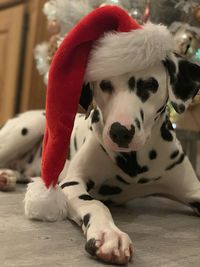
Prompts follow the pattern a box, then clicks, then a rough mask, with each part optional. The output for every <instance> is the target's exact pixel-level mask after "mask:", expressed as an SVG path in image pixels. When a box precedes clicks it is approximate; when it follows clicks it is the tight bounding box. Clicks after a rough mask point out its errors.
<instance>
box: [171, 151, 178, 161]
mask: <svg viewBox="0 0 200 267" xmlns="http://www.w3.org/2000/svg"><path fill="white" fill-rule="evenodd" d="M178 154H179V150H175V151H173V152H172V153H171V155H170V158H171V159H174V158H176V157H177V156H178Z"/></svg>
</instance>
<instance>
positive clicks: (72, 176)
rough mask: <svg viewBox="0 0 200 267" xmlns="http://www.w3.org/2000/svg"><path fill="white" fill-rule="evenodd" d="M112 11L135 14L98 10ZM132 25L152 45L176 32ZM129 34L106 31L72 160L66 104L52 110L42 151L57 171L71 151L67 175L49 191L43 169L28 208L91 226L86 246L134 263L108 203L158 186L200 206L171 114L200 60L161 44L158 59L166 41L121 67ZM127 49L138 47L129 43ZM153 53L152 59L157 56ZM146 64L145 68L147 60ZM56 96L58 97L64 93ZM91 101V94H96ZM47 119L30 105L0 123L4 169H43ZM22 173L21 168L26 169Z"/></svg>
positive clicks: (183, 102)
mask: <svg viewBox="0 0 200 267" xmlns="http://www.w3.org/2000/svg"><path fill="white" fill-rule="evenodd" d="M113 10H114V11H115V12H114V13H115V15H113ZM107 12H108V13H109V21H112V19H113V18H114V19H113V21H115V20H116V14H118V16H117V18H118V19H119V20H120V19H122V20H123V23H124V21H125V17H126V16H127V15H125V14H124V11H122V10H121V9H120V8H116V7H104V8H100V9H99V10H98V11H95V12H94V13H93V14H92V13H91V14H92V16H95V17H96V16H99V17H100V16H103V19H104V20H105V13H107ZM108 13H107V14H108ZM89 16H91V15H89ZM126 19H127V17H126ZM83 25H84V23H82V24H81V27H82V26H83ZM154 27H155V29H154ZM157 27H158V28H157ZM109 30H110V28H109ZM76 31H77V28H76ZM140 31H141V32H140ZM143 31H144V35H143ZM133 32H134V31H132V32H131V34H134V36H131V38H133V39H134V38H135V39H134V41H133V43H134V42H135V40H136V45H137V46H138V40H140V41H141V40H142V42H141V43H142V45H143V42H144V41H145V38H143V37H144V36H146V35H148V33H149V32H150V36H151V38H153V37H152V36H153V35H154V38H155V39H156V36H158V37H157V39H156V41H158V40H159V42H160V43H159V45H160V47H161V46H162V45H163V47H164V46H165V43H166V42H167V40H168V39H169V40H171V39H170V38H171V37H170V34H169V32H168V31H167V29H166V28H165V27H163V26H155V25H152V24H150V25H146V26H144V27H143V28H142V29H138V30H135V32H134V33H133ZM81 33H82V32H81ZM120 34H121V35H122V37H123V39H121V36H120ZM129 34H130V33H129V32H128V33H119V34H118V33H114V34H110V35H109V34H108V35H105V36H103V37H102V39H100V41H99V42H98V46H97V47H95V49H96V50H95V51H94V52H93V54H92V59H91V61H90V63H89V67H88V69H87V71H88V72H87V74H88V73H89V74H90V75H88V77H89V78H88V77H87V79H86V80H87V81H88V82H89V83H88V84H89V87H90V89H89V88H87V90H90V96H93V99H94V100H95V104H96V107H95V109H93V110H92V111H91V113H90V115H89V117H88V118H87V119H86V120H85V116H83V115H80V114H78V115H77V116H76V119H75V123H74V127H73V132H72V134H71V141H70V147H69V153H68V158H69V159H70V161H69V160H67V151H66V149H65V150H62V144H63V146H64V147H65V148H66V140H65V137H66V138H67V135H65V134H64V133H65V131H66V129H65V131H64V132H63V133H62V129H63V127H64V126H63V125H65V123H64V120H63V119H60V121H59V127H60V128H59V127H58V128H57V123H58V122H57V121H55V125H54V124H53V120H54V119H55V118H57V117H56V116H58V117H59V116H60V115H59V114H60V113H59V112H60V110H59V107H56V108H55V109H54V110H53V112H55V114H54V115H56V116H55V117H54V116H53V117H51V116H50V115H52V113H51V112H50V111H48V108H50V107H49V106H50V105H49V104H48V105H49V106H48V108H47V123H48V125H46V129H48V130H49V129H50V126H52V125H54V128H53V130H52V128H51V131H52V132H51V131H50V130H49V132H48V130H47V132H48V134H47V132H46V133H45V134H46V138H45V140H44V152H43V153H44V154H43V157H44V155H45V152H46V151H48V153H47V154H46V157H47V155H48V156H49V157H50V158H51V164H52V165H51V166H50V167H51V171H52V173H53V172H54V173H56V171H57V169H56V168H58V167H57V164H59V162H58V161H57V158H59V157H60V158H61V159H62V157H64V156H65V165H64V166H62V172H61V173H60V172H59V173H60V176H59V178H60V180H61V182H60V184H59V186H57V184H56V183H57V180H56V182H55V183H54V184H53V183H52V184H53V185H54V187H53V186H48V181H47V180H44V184H45V185H47V187H48V190H46V188H45V185H44V184H43V183H41V179H40V178H38V180H37V179H36V180H35V181H34V182H33V183H30V184H29V186H28V191H27V193H26V197H25V213H26V215H27V216H28V217H29V218H31V219H41V220H49V221H55V220H57V219H64V218H66V217H68V218H70V219H71V220H73V221H75V222H76V223H77V224H78V225H80V226H81V227H82V230H83V232H84V234H85V236H86V238H87V242H86V245H85V248H86V250H87V251H88V253H90V254H91V255H93V256H96V257H97V258H99V259H101V260H103V261H105V262H110V263H116V264H127V263H128V262H129V261H130V260H131V258H132V256H133V253H134V249H133V244H132V241H131V240H130V238H129V236H128V235H127V234H126V233H124V232H122V231H121V230H120V229H119V228H118V227H117V226H116V225H115V223H114V221H113V219H112V216H111V213H110V211H109V209H108V208H107V207H106V206H105V205H104V203H107V204H121V203H125V202H127V201H129V200H132V199H134V198H137V197H143V196H149V195H154V194H159V195H163V196H166V197H169V198H172V199H175V200H177V201H179V202H181V203H183V204H185V205H187V206H190V207H191V208H192V209H193V210H194V211H195V213H196V214H197V215H200V181H199V180H198V179H197V177H196V174H195V172H194V170H193V168H192V166H191V164H190V162H189V160H188V157H187V156H186V155H185V154H184V153H183V150H182V147H181V145H180V143H179V141H178V140H177V139H176V134H175V132H174V130H173V128H172V125H171V122H170V121H169V119H168V116H167V113H166V105H167V102H168V101H170V102H171V104H172V105H173V107H174V108H175V109H176V111H177V112H179V113H182V112H184V110H185V109H186V108H187V106H188V105H189V103H190V102H191V100H192V98H193V97H194V96H195V95H196V93H197V91H198V88H199V84H200V66H198V65H196V64H194V63H192V62H188V61H186V60H185V59H183V58H181V57H180V56H178V55H176V54H174V53H173V51H169V47H167V48H166V51H165V49H164V48H163V47H162V49H163V51H164V52H163V51H162V52H163V54H162V53H161V52H160V53H161V55H159V57H160V58H156V59H155V58H154V56H155V57H156V54H159V51H160V50H159V49H161V48H160V47H159V48H158V47H156V49H157V50H156V51H155V53H154V52H153V51H151V52H149V50H148V52H149V53H150V55H146V57H148V61H147V60H146V59H144V60H143V61H142V63H141V62H140V60H139V59H138V58H137V55H135V57H134V58H133V60H130V58H126V62H127V65H126V64H125V63H126V62H125V63H124V62H123V67H122V66H120V62H121V61H123V59H124V54H123V53H122V52H121V50H120V49H118V48H119V47H118V46H119V43H120V42H122V44H123V47H124V46H128V44H129V43H130V42H131V40H132V39H130V35H129ZM137 34H138V35H137ZM142 36H143V37H142ZM68 38H70V37H68ZM137 38H138V39H137ZM148 45H149V44H148ZM148 45H146V47H145V49H147V48H148V47H147V46H148ZM166 45H167V46H168V45H169V44H166ZM63 47H64V45H63ZM108 48H109V53H108V50H107V49H108ZM121 49H122V48H121ZM129 49H130V47H129ZM111 51H112V53H113V54H112V53H111ZM142 51H143V50H142ZM142 51H140V52H141V53H142ZM145 51H146V50H145ZM76 52H77V51H76ZM143 52H144V51H143ZM119 53H122V55H123V57H122V55H121V58H120V57H119V58H118V54H119ZM137 53H139V52H138V51H137ZM127 54H129V55H130V51H129V53H127ZM61 55H62V54H61ZM113 55H114V56H113ZM104 56H105V57H104ZM109 56H110V57H109ZM112 56H113V58H117V60H116V61H115V59H114V60H113V58H112V64H113V68H110V61H109V60H110V58H111V57H112ZM152 57H153V59H152ZM150 58H151V59H152V62H153V63H152V64H150V65H148V64H147V63H148V62H149V60H150ZM119 59H120V61H119ZM57 60H58V58H57ZM70 60H71V58H70ZM93 60H94V62H95V64H94V65H93V64H92V62H93ZM145 60H146V61H145ZM55 62H56V59H55ZM135 62H136V63H137V64H136V63H135ZM90 64H91V65H90ZM141 64H142V68H140V69H138V68H137V67H138V66H139V65H140V67H141ZM96 65H97V69H95V66H96ZM102 66H103V67H102ZM95 70H96V72H95ZM119 70H120V72H119ZM91 77H92V78H91ZM50 82H52V81H51V80H50ZM54 85H55V84H54ZM57 93H58V92H57ZM53 96H54V97H56V94H55V95H54V94H53ZM89 100H91V101H92V98H91V99H89ZM89 102H90V101H89ZM47 103H48V102H47ZM87 104H89V103H87ZM86 106H88V105H86ZM57 108H58V109H57ZM63 108H64V106H63ZM63 112H64V113H65V110H63ZM66 114H67V113H66ZM66 114H65V115H66ZM66 117H67V115H66ZM69 119H70V118H69ZM44 128H45V116H44V114H43V112H42V111H32V112H27V113H24V114H21V115H20V116H19V117H17V118H14V119H12V120H10V121H8V122H7V123H6V124H5V126H4V127H3V128H2V129H1V131H0V142H1V144H3V145H1V147H0V166H1V168H4V169H6V168H12V169H13V170H15V171H19V172H21V174H22V177H23V179H26V178H24V177H26V176H37V175H38V176H40V171H41V170H40V167H39V166H40V165H39V162H40V160H41V144H42V141H41V138H42V136H43V134H44ZM12 129H13V130H14V129H15V130H16V129H17V131H18V135H19V138H20V142H18V141H17V138H16V140H15V139H14V138H13V145H12V144H11V145H10V144H9V143H6V141H5V140H6V133H7V135H9V134H10V135H12ZM25 129H26V130H25ZM58 129H59V130H60V132H58ZM67 129H68V128H67ZM54 131H55V132H56V133H57V134H58V135H60V136H61V137H62V139H61V141H60V142H61V146H59V145H60V143H57V142H59V141H57V139H56V137H57V135H55V132H54ZM3 133H4V134H3ZM15 133H16V131H15ZM15 136H16V135H15ZM2 138H4V139H2ZM2 140H4V141H2ZM8 140H9V139H8ZM49 140H50V141H51V145H52V144H53V145H55V144H56V145H55V146H58V147H59V149H57V150H56V151H54V152H55V153H57V155H53V154H52V153H53V152H52V151H51V150H50V148H49V147H50V143H49V142H50V141H49ZM58 144H59V145H58ZM6 146H8V147H9V149H8V148H6ZM16 147H17V148H16ZM47 148H48V149H47ZM46 149H47V150H46ZM6 151H7V153H6ZM63 151H64V152H65V155H64V154H62V153H63ZM5 159H7V160H5ZM30 159H31V160H30ZM47 163H48V162H46V161H45V160H44V161H43V173H42V177H43V176H45V175H47V172H45V170H46V169H47V165H48V164H47ZM45 168H46V169H45ZM9 171H10V170H9ZM9 171H8V170H3V171H1V172H0V181H1V182H0V187H1V188H3V183H4V181H6V179H7V181H8V182H9V179H11V178H10V177H11V176H12V177H15V179H16V175H15V174H16V173H9ZM17 175H18V177H19V176H20V175H19V173H17ZM48 175H49V176H50V175H51V173H48ZM2 177H3V178H2ZM58 194H59V196H58ZM40 195H42V196H43V198H44V196H46V199H47V201H46V200H45V201H44V200H41V199H39V196H40ZM55 200H56V201H55ZM42 201H43V202H42ZM49 203H51V204H49ZM44 207H45V208H44ZM100 222H101V223H100Z"/></svg>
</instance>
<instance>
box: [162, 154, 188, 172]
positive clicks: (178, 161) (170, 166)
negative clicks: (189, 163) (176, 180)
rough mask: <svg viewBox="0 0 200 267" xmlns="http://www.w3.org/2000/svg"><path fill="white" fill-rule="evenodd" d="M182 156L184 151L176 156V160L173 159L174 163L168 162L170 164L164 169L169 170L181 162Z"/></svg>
mask: <svg viewBox="0 0 200 267" xmlns="http://www.w3.org/2000/svg"><path fill="white" fill-rule="evenodd" d="M184 158H185V155H184V153H182V154H181V155H180V157H179V158H178V160H177V161H175V162H174V163H172V164H170V165H169V166H168V167H167V168H166V170H171V169H173V168H174V167H175V166H176V165H178V164H181V163H182V162H183V160H184Z"/></svg>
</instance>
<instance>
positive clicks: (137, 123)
mask: <svg viewBox="0 0 200 267" xmlns="http://www.w3.org/2000/svg"><path fill="white" fill-rule="evenodd" d="M135 124H136V126H137V128H138V129H139V130H140V129H141V125H140V121H139V119H135Z"/></svg>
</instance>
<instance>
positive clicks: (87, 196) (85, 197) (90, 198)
mask: <svg viewBox="0 0 200 267" xmlns="http://www.w3.org/2000/svg"><path fill="white" fill-rule="evenodd" d="M79 198H80V199H82V200H93V198H92V197H91V196H90V195H86V194H83V195H80V196H79Z"/></svg>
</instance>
